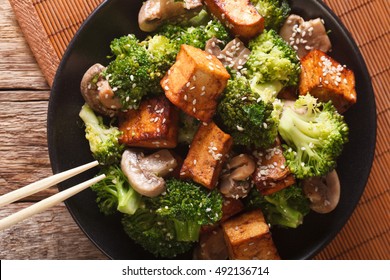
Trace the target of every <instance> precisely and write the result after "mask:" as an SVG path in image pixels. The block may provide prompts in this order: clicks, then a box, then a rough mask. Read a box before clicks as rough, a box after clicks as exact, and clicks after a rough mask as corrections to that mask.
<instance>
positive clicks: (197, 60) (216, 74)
mask: <svg viewBox="0 0 390 280" xmlns="http://www.w3.org/2000/svg"><path fill="white" fill-rule="evenodd" d="M229 78H230V75H229V73H228V72H227V71H226V69H225V67H224V66H223V65H222V63H221V62H220V61H219V60H218V59H217V58H216V57H215V56H214V55H211V54H209V53H206V52H205V51H203V50H201V49H198V48H195V47H192V46H188V45H182V46H181V48H180V51H179V53H178V55H177V57H176V62H175V63H174V64H173V65H172V67H171V68H170V70H168V72H167V74H166V75H165V76H164V78H163V79H162V80H161V82H160V84H161V86H162V88H163V89H164V91H165V95H166V97H167V98H168V99H169V100H170V101H171V102H172V103H173V104H174V105H176V106H177V107H178V108H180V109H181V110H183V111H184V112H185V113H187V114H188V115H190V116H193V117H195V118H197V119H198V120H201V121H202V122H210V121H211V119H212V117H213V116H214V113H215V111H216V108H217V105H218V99H219V97H220V95H221V93H222V91H223V90H224V88H225V87H226V84H227V81H228V79H229Z"/></svg>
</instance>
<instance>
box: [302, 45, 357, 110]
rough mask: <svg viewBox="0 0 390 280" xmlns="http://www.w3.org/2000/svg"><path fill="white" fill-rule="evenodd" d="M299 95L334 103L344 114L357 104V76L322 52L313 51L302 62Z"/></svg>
mask: <svg viewBox="0 0 390 280" xmlns="http://www.w3.org/2000/svg"><path fill="white" fill-rule="evenodd" d="M301 68H302V71H301V74H300V83H299V94H300V95H305V94H307V93H310V94H311V95H312V96H314V97H316V98H318V100H320V101H323V102H327V101H329V100H331V101H332V103H333V105H334V106H335V107H336V109H337V111H338V112H339V113H340V114H341V113H344V112H345V111H346V110H347V109H348V108H349V107H351V106H352V105H353V104H355V103H356V98H357V97H356V90H355V76H354V73H353V71H352V70H349V69H347V68H346V67H345V66H342V65H341V64H340V63H338V62H337V61H336V60H334V59H333V58H331V57H330V56H329V55H327V54H326V53H324V52H322V51H320V50H313V51H311V52H309V53H308V54H307V55H306V56H304V57H303V58H302V60H301Z"/></svg>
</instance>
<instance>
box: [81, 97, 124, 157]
mask: <svg viewBox="0 0 390 280" xmlns="http://www.w3.org/2000/svg"><path fill="white" fill-rule="evenodd" d="M79 116H80V118H81V119H82V120H83V121H84V124H85V138H87V140H88V141H89V147H90V149H91V152H92V155H93V157H94V158H95V159H96V160H97V161H98V162H99V163H100V164H101V165H109V164H113V163H117V162H119V161H120V159H121V157H122V153H123V151H124V145H122V144H120V143H119V140H118V138H119V136H120V135H121V132H120V131H119V129H118V128H117V127H115V126H109V127H108V126H106V125H105V124H104V123H103V118H102V117H101V116H97V115H96V114H95V112H94V111H93V110H92V109H91V107H89V106H88V105H87V104H84V105H83V106H82V107H81V110H80V113H79Z"/></svg>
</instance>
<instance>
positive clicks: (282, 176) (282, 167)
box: [252, 140, 295, 195]
mask: <svg viewBox="0 0 390 280" xmlns="http://www.w3.org/2000/svg"><path fill="white" fill-rule="evenodd" d="M254 155H255V157H256V160H257V161H256V170H255V172H253V175H252V178H253V182H254V184H255V186H256V188H257V189H258V190H259V191H260V193H261V194H262V195H269V194H272V193H275V192H277V191H280V190H281V189H284V188H287V187H288V186H291V185H292V184H294V183H295V177H294V175H292V174H291V172H290V169H289V168H288V167H287V165H286V159H285V157H284V156H283V151H282V146H281V145H280V141H278V140H277V141H276V142H275V145H274V146H273V147H271V148H269V149H266V150H261V151H257V152H256V153H254Z"/></svg>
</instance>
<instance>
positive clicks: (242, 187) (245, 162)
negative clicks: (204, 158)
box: [219, 154, 256, 199]
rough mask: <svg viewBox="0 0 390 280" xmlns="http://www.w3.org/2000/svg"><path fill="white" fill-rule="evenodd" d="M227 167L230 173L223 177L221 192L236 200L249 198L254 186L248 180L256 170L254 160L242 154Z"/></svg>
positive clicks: (220, 186) (231, 160)
mask: <svg viewBox="0 0 390 280" xmlns="http://www.w3.org/2000/svg"><path fill="white" fill-rule="evenodd" d="M227 167H228V169H229V171H228V173H227V174H225V175H223V176H222V178H221V182H220V184H219V190H220V192H221V193H222V194H223V195H225V196H226V197H232V198H236V199H237V198H239V197H245V196H247V195H248V192H249V189H250V188H251V186H252V185H251V184H250V182H249V180H248V178H249V177H250V176H251V175H252V173H253V172H254V171H255V168H256V166H255V162H254V160H253V159H252V158H251V157H250V156H249V155H247V154H240V155H238V156H235V157H233V158H232V159H230V161H229V162H228V164H227Z"/></svg>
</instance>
